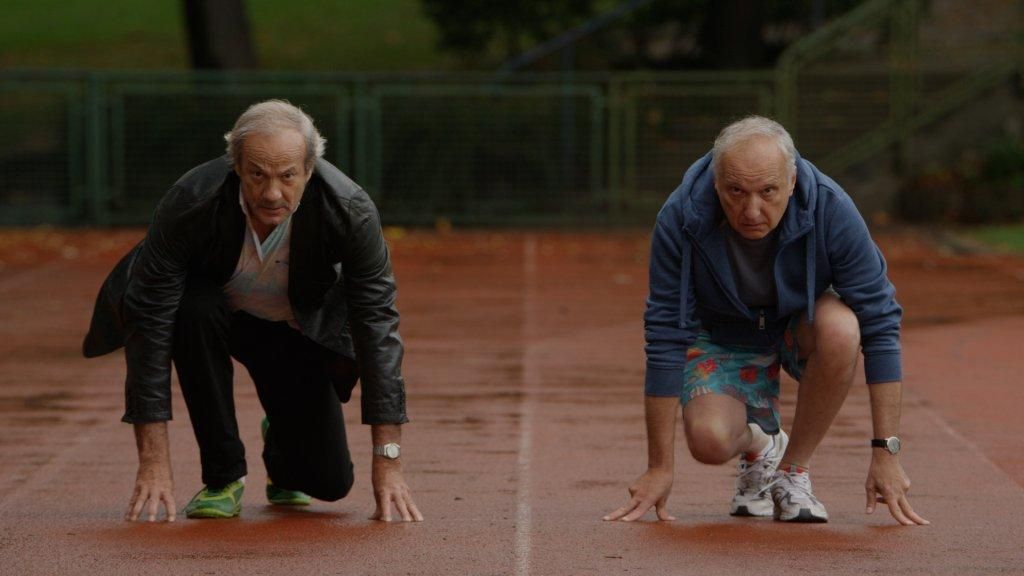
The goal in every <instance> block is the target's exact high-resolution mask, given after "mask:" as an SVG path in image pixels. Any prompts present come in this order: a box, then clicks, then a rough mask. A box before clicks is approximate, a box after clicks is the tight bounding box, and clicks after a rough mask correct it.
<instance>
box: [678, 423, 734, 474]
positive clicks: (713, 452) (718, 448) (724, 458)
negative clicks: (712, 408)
mask: <svg viewBox="0 0 1024 576" xmlns="http://www.w3.org/2000/svg"><path fill="white" fill-rule="evenodd" d="M686 442H687V444H688V445H689V447H690V454H692V455H693V457H694V458H695V459H696V460H697V461H698V462H702V463H704V464H723V463H725V462H728V461H729V460H731V459H732V457H733V456H735V455H736V433H735V431H734V430H732V428H731V427H730V426H729V425H728V423H726V422H723V421H717V420H707V421H701V422H693V423H687V425H686Z"/></svg>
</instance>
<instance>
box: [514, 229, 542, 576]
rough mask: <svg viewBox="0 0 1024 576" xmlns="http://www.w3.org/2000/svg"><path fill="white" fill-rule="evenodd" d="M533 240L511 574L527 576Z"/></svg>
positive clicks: (526, 266) (529, 242) (527, 272)
mask: <svg viewBox="0 0 1024 576" xmlns="http://www.w3.org/2000/svg"><path fill="white" fill-rule="evenodd" d="M536 280H537V241H536V238H534V236H533V235H532V234H531V235H527V236H526V240H525V242H524V244H523V282H524V288H523V369H522V394H523V395H522V399H521V401H520V404H519V457H518V459H517V462H516V471H517V476H516V477H517V479H518V486H517V487H516V536H515V558H516V567H515V573H516V575H517V576H527V575H528V574H529V573H530V531H531V521H532V517H531V509H530V457H531V452H532V450H533V412H534V409H535V404H536V399H535V396H534V387H535V386H536V385H537V378H538V376H539V371H538V369H537V362H536V359H535V358H534V356H535V348H534V346H532V345H531V342H530V339H531V338H533V337H534V336H535V335H536V330H535V328H534V327H535V324H536V318H537V311H536V293H537V285H536V284H537V283H536Z"/></svg>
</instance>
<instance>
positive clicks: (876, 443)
mask: <svg viewBox="0 0 1024 576" xmlns="http://www.w3.org/2000/svg"><path fill="white" fill-rule="evenodd" d="M871 447H872V448H885V451H886V452H888V453H889V454H892V455H893V456H895V455H897V454H899V453H900V439H899V436H889V437H888V438H872V439H871Z"/></svg>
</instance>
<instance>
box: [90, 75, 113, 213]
mask: <svg viewBox="0 0 1024 576" xmlns="http://www.w3.org/2000/svg"><path fill="white" fill-rule="evenodd" d="M86 86H87V89H86V94H85V99H86V105H85V118H86V121H85V156H86V161H85V174H86V187H85V189H86V196H87V197H88V202H87V206H88V215H87V216H86V218H85V220H86V221H87V222H89V223H91V224H94V225H97V226H106V225H108V224H110V206H109V205H108V203H107V197H106V196H107V193H106V192H107V191H106V176H105V172H106V161H107V154H106V151H107V150H106V147H107V139H106V126H105V114H104V108H105V102H104V98H103V78H102V77H101V75H100V73H98V72H91V73H90V74H89V76H88V79H87V80H86Z"/></svg>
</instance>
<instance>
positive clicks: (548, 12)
mask: <svg viewBox="0 0 1024 576" xmlns="http://www.w3.org/2000/svg"><path fill="white" fill-rule="evenodd" d="M862 1H863V0H764V1H758V2H751V1H749V0H655V1H654V2H652V3H651V4H649V5H647V6H645V7H642V8H640V9H638V10H636V11H635V12H632V13H630V14H628V15H626V16H624V17H623V18H622V19H621V20H620V21H618V22H616V23H613V24H611V25H609V26H608V27H606V28H605V29H603V30H601V31H599V32H597V33H596V34H594V35H593V36H592V37H590V38H587V39H585V40H584V41H582V42H580V44H579V45H578V46H575V47H574V50H575V53H576V55H577V62H578V65H579V67H582V68H592V69H638V68H653V69H686V68H760V67H765V66H771V65H772V63H773V62H774V61H775V59H776V58H777V57H778V55H779V53H781V52H782V50H783V49H785V47H786V46H788V45H789V44H790V43H791V42H793V41H794V40H796V39H798V38H799V37H800V36H802V35H804V34H807V33H808V32H810V31H812V30H813V29H814V28H816V27H818V26H820V25H821V24H823V23H824V21H825V20H826V19H828V18H833V17H835V16H837V15H839V14H842V13H844V12H846V11H847V10H850V9H851V8H853V7H854V6H856V5H857V4H859V3H861V2H862ZM422 2H423V7H424V11H425V13H426V14H427V16H428V17H429V18H431V19H432V20H433V21H434V23H435V24H436V25H437V27H438V30H439V32H440V40H439V44H440V48H441V49H442V50H446V51H449V52H453V53H456V54H459V55H460V56H461V57H462V58H463V59H464V60H465V62H466V63H467V64H470V65H474V64H476V65H479V64H486V63H491V64H493V63H494V62H493V60H494V59H495V58H498V59H499V60H504V59H508V58H510V57H513V56H515V55H517V54H519V53H521V52H523V51H524V50H525V49H528V48H529V47H530V46H532V45H534V44H537V43H539V42H543V41H545V40H549V39H551V38H553V37H556V36H558V35H559V34H561V33H564V32H566V31H567V30H569V29H571V28H572V27H574V26H577V25H579V24H581V23H583V22H585V21H586V20H587V19H589V18H591V17H593V16H594V15H596V14H599V13H603V12H606V11H608V10H610V9H612V8H613V7H615V6H616V5H618V4H621V2H622V0H520V1H518V2H500V3H492V2H486V1H484V0H422ZM560 65H561V64H560V63H559V62H558V60H557V59H550V61H549V59H546V60H544V61H541V62H538V65H537V66H535V67H541V68H544V67H547V68H557V67H558V66H560Z"/></svg>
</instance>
